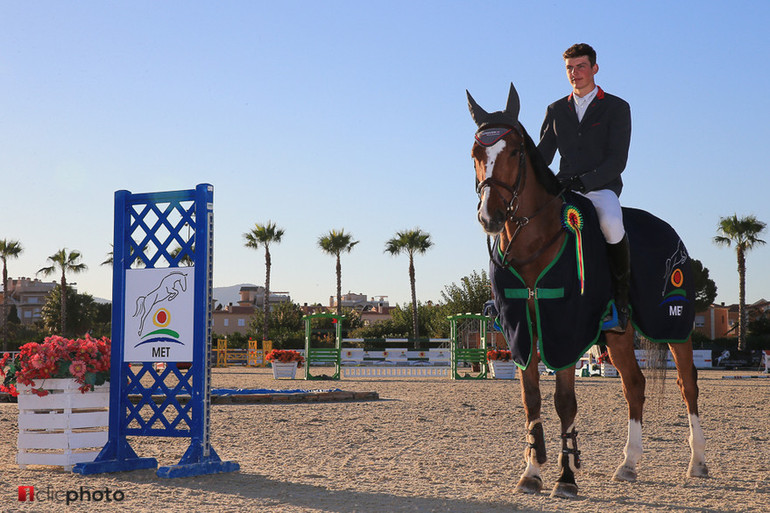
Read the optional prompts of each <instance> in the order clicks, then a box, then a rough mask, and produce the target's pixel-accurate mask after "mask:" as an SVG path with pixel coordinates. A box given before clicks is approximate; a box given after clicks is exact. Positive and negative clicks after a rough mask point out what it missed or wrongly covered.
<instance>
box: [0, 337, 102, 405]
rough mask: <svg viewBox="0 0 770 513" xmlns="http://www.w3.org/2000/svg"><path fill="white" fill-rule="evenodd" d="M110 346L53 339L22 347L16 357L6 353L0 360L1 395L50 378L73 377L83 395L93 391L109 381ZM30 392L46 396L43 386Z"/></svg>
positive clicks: (91, 340)
mask: <svg viewBox="0 0 770 513" xmlns="http://www.w3.org/2000/svg"><path fill="white" fill-rule="evenodd" d="M110 346H111V343H110V340H109V339H108V338H106V337H102V338H101V339H98V340H97V339H94V338H91V337H90V336H88V335H86V336H85V338H83V339H77V340H69V339H66V338H64V337H59V336H54V337H48V338H46V339H45V340H44V341H43V343H42V344H38V343H37V342H29V343H28V344H24V345H23V346H21V348H20V353H19V354H18V355H17V356H16V357H15V358H13V357H12V355H11V354H10V353H5V355H3V358H2V360H0V375H2V376H4V379H3V382H2V384H0V392H7V393H9V394H11V395H12V396H14V397H16V396H18V395H19V392H18V390H17V389H16V384H17V383H20V384H22V385H29V386H32V387H34V386H35V380H43V379H51V378H65V379H66V378H74V379H75V381H77V382H78V383H80V385H81V386H80V387H79V389H80V391H81V392H82V393H85V392H88V391H90V390H93V389H94V387H95V386H98V385H102V384H104V383H105V382H106V381H109V380H110V354H111V353H110V351H111V349H110ZM32 391H33V392H34V393H35V394H37V395H39V396H41V397H42V396H45V395H48V390H45V389H43V388H42V387H41V388H37V389H34V388H33V390H32Z"/></svg>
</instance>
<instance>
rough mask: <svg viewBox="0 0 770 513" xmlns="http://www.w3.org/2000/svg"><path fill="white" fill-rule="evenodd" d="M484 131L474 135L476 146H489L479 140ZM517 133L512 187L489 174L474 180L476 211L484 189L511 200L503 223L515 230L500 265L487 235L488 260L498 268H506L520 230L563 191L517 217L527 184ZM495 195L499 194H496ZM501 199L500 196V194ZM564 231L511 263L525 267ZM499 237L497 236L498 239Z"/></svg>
mask: <svg viewBox="0 0 770 513" xmlns="http://www.w3.org/2000/svg"><path fill="white" fill-rule="evenodd" d="M483 131H484V130H479V131H478V132H477V133H476V141H477V143H478V144H481V145H482V146H490V144H484V143H482V142H481V140H480V139H479V134H480V133H481V132H483ZM516 131H517V133H518V134H519V135H520V136H521V143H520V145H519V150H518V151H519V163H518V166H519V169H518V172H517V173H516V179H515V180H514V182H513V185H508V184H507V183H505V182H502V181H500V180H498V179H496V178H494V177H493V176H492V174H491V173H490V174H489V176H488V177H487V178H485V179H484V180H481V181H479V180H478V178H477V179H476V182H477V183H476V194H478V196H479V203H478V205H477V206H476V210H477V211H478V209H479V207H480V206H481V191H482V190H483V189H484V187H489V189H490V191H494V190H495V189H494V188H495V187H499V188H502V189H504V190H505V191H507V192H508V193H510V194H511V200H510V201H509V202H508V206H507V207H506V208H505V222H506V223H507V222H508V221H511V222H513V223H514V224H515V225H516V230H515V231H514V232H513V235H512V236H511V238H510V240H509V241H508V244H507V245H506V246H505V251H502V254H501V257H500V260H501V261H502V263H501V264H499V263H497V259H495V258H494V252H493V250H492V242H491V238H490V236H489V235H487V251H488V252H489V258H490V260H491V261H492V262H494V264H495V265H496V266H498V267H502V268H507V267H508V266H509V265H510V263H509V262H508V261H507V259H506V258H507V255H508V250H509V249H511V245H512V244H513V242H514V241H515V240H516V238H517V237H518V236H519V234H520V233H521V231H522V229H523V228H524V227H525V226H527V225H528V224H529V222H530V220H532V219H533V218H534V217H536V216H537V215H539V214H540V213H541V212H543V211H544V210H545V209H546V208H547V207H548V206H549V205H550V204H551V202H553V201H554V200H556V199H557V198H560V197H561V195H562V194H563V193H564V191H565V190H566V188H565V189H562V190H561V191H560V192H559V194H557V195H556V196H554V197H553V198H552V199H551V200H549V201H547V202H546V203H544V204H543V205H542V206H541V207H540V208H538V209H537V210H536V211H535V213H534V214H532V215H529V216H519V215H517V212H518V211H519V207H520V206H521V201H520V194H521V192H522V191H523V190H524V185H525V184H526V182H527V162H526V152H525V145H524V135H523V134H522V133H521V131H519V130H516ZM509 132H510V130H508V131H507V132H505V133H504V134H502V135H501V136H500V137H499V139H502V137H503V136H504V135H507V134H508V133H509ZM497 194H500V193H499V192H497ZM500 196H501V197H502V194H500ZM563 231H564V228H563V227H562V228H561V229H560V230H559V231H557V232H556V234H555V235H554V236H553V237H552V238H551V239H550V240H549V241H548V242H547V243H546V244H544V245H543V246H542V247H541V248H540V249H538V250H537V251H535V253H534V254H532V255H530V256H529V257H527V258H525V259H523V260H517V259H515V258H513V257H511V261H512V263H513V264H516V265H518V266H522V265H526V264H528V263H530V262H532V261H533V260H535V259H536V258H537V257H539V256H540V255H542V254H543V252H544V251H545V250H546V249H548V248H549V247H551V246H552V245H553V244H555V243H556V241H557V240H559V237H560V236H561V234H562V232H563ZM499 237H500V236H499V235H498V238H499Z"/></svg>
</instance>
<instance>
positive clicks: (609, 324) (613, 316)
mask: <svg viewBox="0 0 770 513" xmlns="http://www.w3.org/2000/svg"><path fill="white" fill-rule="evenodd" d="M618 325H619V323H618V309H617V307H616V306H615V303H612V305H611V307H610V313H609V314H608V315H607V317H605V318H604V322H602V331H613V328H617V327H618Z"/></svg>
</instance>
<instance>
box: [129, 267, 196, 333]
mask: <svg viewBox="0 0 770 513" xmlns="http://www.w3.org/2000/svg"><path fill="white" fill-rule="evenodd" d="M186 290H187V274H185V273H182V272H180V271H174V272H171V273H169V274H167V275H166V276H165V277H164V278H163V279H162V280H160V283H159V284H158V286H157V287H156V288H155V289H154V290H152V291H151V292H149V293H147V295H146V296H139V297H138V298H136V311H135V312H134V315H133V317H136V316H138V315H140V316H141V319H142V321H141V322H140V323H139V332H138V333H139V335H140V336H141V335H142V332H143V331H144V323H145V321H146V320H147V316H148V315H150V312H152V310H153V308H155V305H157V304H158V303H161V302H163V301H173V300H174V299H176V297H177V296H178V295H179V294H181V293H182V292H185V291H186Z"/></svg>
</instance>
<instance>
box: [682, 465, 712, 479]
mask: <svg viewBox="0 0 770 513" xmlns="http://www.w3.org/2000/svg"><path fill="white" fill-rule="evenodd" d="M687 475H688V476H690V477H708V476H709V469H708V467H707V466H706V464H705V463H696V464H693V463H690V468H688V469H687Z"/></svg>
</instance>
